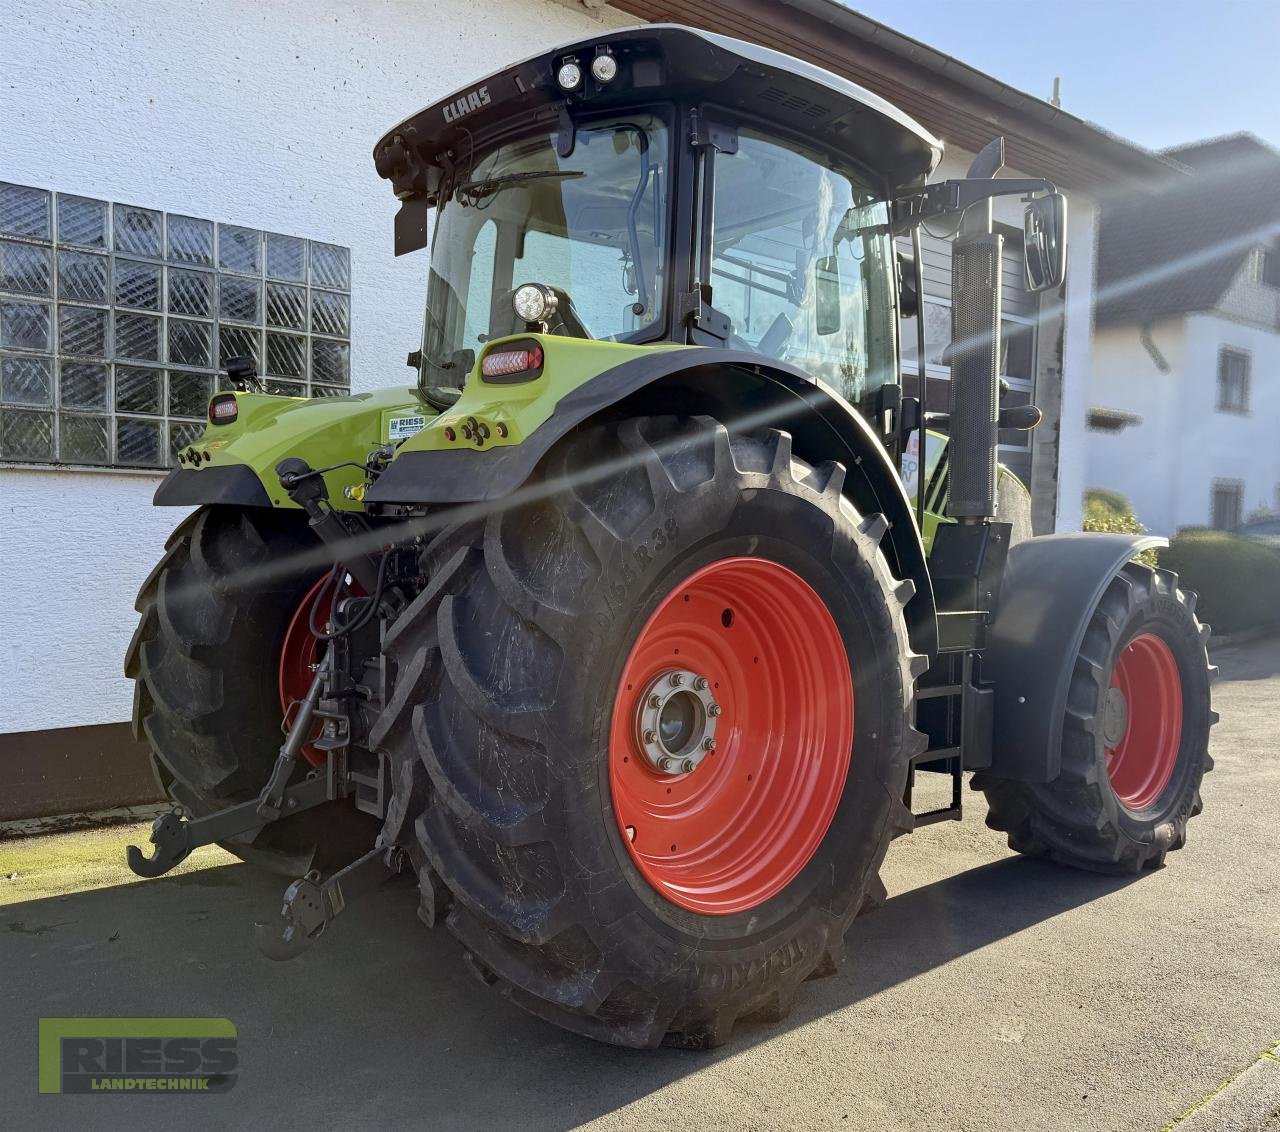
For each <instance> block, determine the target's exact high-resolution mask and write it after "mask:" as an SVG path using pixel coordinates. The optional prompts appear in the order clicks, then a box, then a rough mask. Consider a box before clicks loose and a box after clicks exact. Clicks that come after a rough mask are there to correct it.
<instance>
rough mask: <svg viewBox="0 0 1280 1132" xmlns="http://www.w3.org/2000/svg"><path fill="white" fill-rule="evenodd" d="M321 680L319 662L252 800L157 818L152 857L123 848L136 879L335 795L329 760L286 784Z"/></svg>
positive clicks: (153, 874) (322, 673)
mask: <svg viewBox="0 0 1280 1132" xmlns="http://www.w3.org/2000/svg"><path fill="white" fill-rule="evenodd" d="M324 682H325V665H323V664H322V665H321V666H320V667H319V669H318V670H317V672H316V676H315V679H314V680H313V681H312V682H311V688H310V690H309V691H308V692H307V697H306V699H305V700H303V701H302V703H301V705H300V706H299V708H298V712H297V715H296V716H295V717H294V721H293V725H292V726H291V727H290V729H289V735H288V737H287V738H286V739H285V741H284V745H283V746H282V747H281V748H280V753H279V755H277V756H276V762H275V766H274V767H273V768H272V771H271V777H270V778H269V779H267V784H266V785H265V786H264V787H263V788H262V791H261V793H260V794H259V795H258V796H257V797H256V798H254V799H251V800H250V801H248V802H242V803H241V804H240V805H238V806H228V807H227V808H226V809H225V810H218V811H216V812H214V813H212V814H206V815H205V816H204V817H199V818H192V819H187V817H186V816H185V814H184V811H183V810H182V808H181V807H180V806H178V807H175V808H174V809H173V810H171V811H170V812H169V813H167V814H161V815H160V816H159V817H158V818H156V820H155V821H154V822H153V823H152V825H151V844H152V845H153V846H154V847H155V848H154V849H153V851H152V853H151V856H150V857H148V856H146V855H145V854H144V853H143V852H142V850H141V849H139V848H138V847H137V846H136V845H130V846H129V847H128V848H127V849H126V850H125V855H126V858H127V859H128V862H129V868H130V869H132V870H133V871H134V872H135V873H137V875H138V876H140V877H148V878H150V877H158V876H163V875H164V874H165V873H167V872H168V871H169V870H170V869H172V868H173V867H174V866H176V865H178V864H180V863H181V862H182V861H184V860H186V858H187V857H188V856H189V855H190V853H191V850H192V849H196V848H198V847H199V846H201V845H211V844H213V842H215V841H222V840H224V839H226V838H228V837H232V836H234V835H236V834H243V833H250V832H253V831H256V830H258V829H261V828H262V826H264V825H266V824H268V823H269V822H273V821H276V820H277V819H278V818H279V817H280V816H281V814H282V813H283V811H285V810H288V811H290V812H293V811H295V810H306V809H310V808H311V807H312V806H318V805H320V803H321V802H327V801H329V800H330V799H332V798H336V797H338V795H339V787H340V783H339V782H338V780H337V775H336V773H335V771H336V769H337V768H336V767H335V766H334V759H333V758H332V757H331V758H330V760H329V768H328V773H324V774H322V773H320V772H318V771H313V772H311V774H309V775H308V776H307V777H306V778H304V779H303V780H302V781H301V782H298V783H296V784H294V785H292V786H287V785H286V783H288V781H289V778H290V776H291V775H292V773H293V769H294V767H295V766H296V765H297V761H298V752H299V751H300V750H301V749H302V745H303V744H304V743H305V742H306V740H307V736H308V735H309V734H310V730H311V726H310V725H311V721H312V719H313V718H314V717H315V714H316V705H317V704H318V703H319V701H320V693H321V691H322V690H323V688H324Z"/></svg>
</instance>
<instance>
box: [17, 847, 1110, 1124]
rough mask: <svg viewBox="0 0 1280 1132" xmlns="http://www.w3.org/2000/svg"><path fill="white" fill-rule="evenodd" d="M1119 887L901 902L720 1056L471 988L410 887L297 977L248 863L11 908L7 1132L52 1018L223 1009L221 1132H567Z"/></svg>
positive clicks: (960, 878) (38, 1105) (974, 888)
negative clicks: (234, 1040)
mask: <svg viewBox="0 0 1280 1132" xmlns="http://www.w3.org/2000/svg"><path fill="white" fill-rule="evenodd" d="M1126 883H1128V882H1127V881H1126V880H1125V879H1123V878H1105V877H1098V876H1092V875H1088V874H1081V873H1076V872H1072V871H1069V870H1065V869H1059V868H1057V867H1056V866H1052V865H1047V864H1043V863H1041V862H1037V861H1032V860H1028V859H1023V858H1006V859H1003V860H1000V861H996V862H994V863H991V864H988V865H983V866H981V867H978V868H974V869H971V870H969V871H967V872H964V873H960V874H957V875H953V876H949V877H947V878H945V879H942V880H938V881H936V882H934V883H930V884H927V885H924V886H922V887H920V888H916V889H913V890H911V891H908V892H906V893H904V894H902V895H900V896H896V897H894V898H892V899H890V900H889V901H888V902H887V903H886V904H885V905H884V906H883V907H882V908H881V909H879V910H878V911H876V912H874V913H872V914H870V915H868V916H865V917H863V918H862V919H860V920H859V921H858V922H857V923H856V924H855V925H854V926H853V928H852V930H851V932H850V936H849V944H850V947H849V951H850V955H851V960H850V963H849V965H848V966H847V967H846V969H845V970H844V971H842V972H841V973H840V974H838V975H837V976H835V977H833V978H830V979H826V980H823V981H819V982H812V983H809V984H807V985H806V987H805V988H804V990H803V991H802V994H801V997H800V1002H799V1004H798V1006H797V1009H796V1012H795V1014H794V1015H793V1016H792V1017H791V1018H790V1019H788V1020H787V1022H785V1023H783V1024H781V1025H778V1026H768V1027H765V1026H744V1027H740V1028H739V1030H738V1032H737V1034H736V1036H735V1038H734V1040H733V1042H732V1043H731V1044H730V1045H728V1046H726V1047H724V1048H722V1049H720V1050H716V1051H712V1052H710V1053H691V1052H683V1051H677V1050H667V1049H663V1050H658V1051H656V1052H652V1053H637V1052H634V1051H628V1050H619V1049H614V1048H611V1047H607V1046H601V1045H597V1044H595V1043H593V1042H590V1041H587V1040H585V1039H580V1038H577V1037H575V1036H573V1035H569V1034H565V1033H562V1032H561V1031H559V1030H556V1029H554V1028H552V1027H550V1026H548V1025H546V1024H544V1023H542V1022H540V1021H538V1020H536V1019H534V1018H531V1017H528V1016H526V1015H524V1014H523V1013H521V1012H520V1011H519V1010H517V1009H516V1008H515V1007H513V1006H511V1005H510V1004H509V1003H507V1002H506V1001H505V1000H503V999H501V998H499V997H498V996H496V995H494V994H492V993H491V992H489V991H487V990H486V989H485V988H484V987H482V986H481V985H480V984H479V983H478V982H476V981H474V980H473V979H472V978H471V976H470V975H469V974H468V973H467V969H466V967H465V965H464V964H463V962H462V957H461V952H460V948H459V947H458V945H457V944H456V943H455V942H454V941H453V939H452V938H451V937H450V936H449V934H448V932H447V930H445V929H443V928H440V929H437V930H435V931H434V932H428V931H427V930H426V929H424V928H423V927H421V925H420V924H419V923H418V922H417V919H416V915H415V908H416V892H415V890H414V889H413V887H412V886H411V885H409V884H407V883H405V884H398V883H396V882H393V883H392V884H390V885H388V886H386V887H384V888H383V889H382V890H380V891H379V892H377V893H375V894H374V895H373V896H371V897H369V898H367V899H366V900H364V901H363V902H362V903H360V904H357V905H354V906H352V907H351V908H350V909H349V910H348V912H347V914H346V915H345V916H344V917H343V918H342V919H341V920H340V921H338V922H336V923H335V924H334V926H333V927H332V928H331V929H330V931H329V932H328V933H327V934H326V936H325V937H324V938H323V939H322V940H321V941H320V942H319V944H318V946H316V947H314V948H313V949H311V950H310V951H309V952H307V953H306V954H304V955H302V956H301V957H299V958H298V959H295V960H294V961H292V962H289V963H284V964H275V963H271V962H269V961H268V960H266V959H264V958H263V957H261V956H260V955H259V954H258V952H257V951H256V950H255V949H254V946H253V943H252V938H251V924H252V921H253V920H254V919H255V918H257V919H267V918H270V917H271V916H272V915H274V912H275V908H276V906H277V903H278V899H279V893H280V890H281V886H280V883H279V881H278V880H277V879H276V878H273V877H270V876H267V875H264V874H262V873H259V872H257V871H256V870H254V869H251V868H250V867H248V866H245V865H239V864H236V865H225V866H219V867H214V868H208V869H204V870H200V871H195V872H191V873H188V874H185V875H181V876H176V877H172V878H166V879H162V880H158V881H152V882H144V883H140V884H130V885H123V886H119V887H113V888H104V889H97V890H93V891H86V892H78V893H73V894H70V895H67V896H62V897H53V898H49V899H43V900H35V901H29V902H26V903H18V904H11V905H8V906H6V907H3V908H0V962H3V969H4V970H6V971H7V972H9V973H10V975H12V973H13V972H15V971H23V972H26V973H28V977H27V978H26V979H24V980H22V982H21V985H12V984H11V985H10V987H9V988H8V991H9V994H8V997H9V999H10V1007H9V1009H8V1010H7V1011H5V1012H4V1014H5V1017H4V1020H3V1021H0V1034H5V1036H7V1037H8V1039H9V1048H10V1049H11V1050H12V1051H13V1056H11V1057H10V1058H9V1059H8V1069H7V1071H6V1072H7V1073H12V1074H13V1075H14V1078H15V1079H14V1082H13V1083H14V1086H15V1087H14V1088H12V1089H8V1088H6V1089H5V1090H4V1091H5V1093H6V1094H7V1095H9V1096H10V1097H13V1098H14V1100H15V1101H16V1102H17V1111H16V1112H11V1115H12V1116H14V1117H15V1118H16V1119H17V1123H16V1124H14V1125H12V1126H14V1127H29V1126H33V1122H34V1123H41V1124H42V1123H44V1122H45V1121H47V1120H48V1119H49V1118H50V1116H52V1115H53V1110H51V1109H49V1108H48V1107H47V1106H48V1104H49V1103H55V1102H52V1101H51V1099H50V1098H38V1097H35V1096H33V1095H32V1092H33V1090H34V1081H35V1046H36V1043H35V1030H36V1021H35V1020H36V1018H38V1017H40V1016H84V1015H101V1016H140V1017H150V1016H171V1015H188V1016H211V1015H212V1016H225V1017H228V1018H230V1019H231V1020H232V1021H233V1022H235V1023H236V1025H237V1026H238V1028H239V1033H240V1038H241V1040H240V1048H241V1060H242V1073H241V1078H240V1083H239V1084H238V1086H237V1088H236V1090H235V1092H234V1093H233V1094H232V1095H231V1096H229V1097H228V1098H226V1100H225V1102H224V1103H225V1104H226V1105H227V1106H228V1108H226V1109H223V1108H221V1106H220V1114H219V1120H220V1121H221V1120H222V1119H223V1118H224V1117H226V1118H231V1119H235V1117H234V1116H233V1114H232V1112H231V1111H229V1110H230V1109H234V1110H235V1112H236V1113H238V1114H240V1115H241V1119H243V1120H245V1121H248V1120H249V1119H250V1117H252V1122H253V1123H254V1124H256V1125H258V1126H262V1125H266V1124H268V1123H272V1122H275V1121H277V1120H278V1121H281V1122H283V1124H285V1125H292V1124H295V1123H301V1122H302V1121H304V1120H305V1121H315V1122H318V1123H320V1124H321V1125H325V1126H332V1125H335V1124H360V1125H368V1124H371V1123H372V1122H373V1121H374V1120H376V1119H380V1120H383V1121H391V1122H393V1123H403V1122H404V1121H406V1120H408V1119H421V1120H424V1121H425V1122H426V1123H428V1124H430V1125H431V1126H432V1127H455V1126H467V1127H474V1126H475V1125H478V1124H485V1123H488V1124H490V1125H496V1126H502V1127H506V1126H509V1125H512V1124H518V1125H520V1126H522V1127H525V1128H532V1127H538V1128H567V1127H570V1126H573V1125H576V1124H578V1123H581V1122H583V1121H585V1120H589V1119H591V1118H592V1117H596V1116H600V1115H603V1114H605V1113H609V1112H612V1111H614V1110H616V1109H618V1108H621V1107H623V1106H625V1105H627V1104H628V1103H630V1102H631V1101H633V1100H636V1099H638V1098H640V1097H642V1096H645V1095H647V1094H649V1093H651V1092H653V1091H654V1090H657V1089H660V1088H662V1087H663V1086H664V1085H666V1084H668V1083H670V1082H672V1081H674V1080H677V1079H679V1078H681V1077H684V1076H686V1075H689V1074H694V1073H697V1072H698V1071H700V1070H702V1069H704V1068H706V1067H708V1066H710V1065H713V1064H716V1063H718V1062H720V1061H723V1060H725V1059H727V1058H732V1057H735V1056H737V1055H739V1054H741V1053H743V1052H744V1051H747V1050H751V1049H754V1048H755V1047H757V1046H759V1045H761V1044H762V1043H767V1042H769V1041H771V1040H772V1039H774V1038H775V1037H777V1036H778V1035H780V1034H782V1033H785V1032H786V1031H788V1030H791V1029H795V1028H796V1027H799V1026H803V1025H805V1024H806V1023H808V1022H810V1021H812V1020H814V1019H816V1018H819V1017H822V1016H824V1015H827V1014H829V1013H831V1012H834V1011H839V1010H841V1009H842V1008H844V1007H846V1006H848V1005H850V1004H852V1003H855V1002H858V1001H860V1000H862V999H866V998H869V997H871V996H873V995H876V994H877V993H879V992H880V991H883V990H885V989H887V988H889V987H892V986H895V985H897V984H899V983H903V982H905V981H907V980H910V979H912V978H915V977H916V976H918V975H921V974H923V973H925V972H928V971H931V970H933V969H935V968H937V967H940V966H942V965H943V964H946V963H949V962H951V961H952V960H955V959H957V958H959V957H961V956H964V955H966V954H968V953H970V952H973V951H976V950H978V949H980V948H983V947H985V946H987V945H988V944H991V943H994V942H996V941H998V940H1000V939H1003V938H1005V937H1008V936H1010V935H1013V934H1015V933H1018V932H1022V931H1025V930H1026V929H1028V928H1031V927H1033V926H1034V925H1037V924H1040V923H1042V922H1044V921H1045V920H1048V919H1050V918H1052V917H1054V916H1057V915H1059V914H1060V913H1062V912H1066V911H1068V910H1070V909H1073V908H1077V907H1080V906H1081V905H1084V904H1087V903H1089V902H1091V901H1093V900H1096V899H1098V898H1100V897H1103V896H1105V895H1107V894H1108V893H1111V892H1114V891H1115V890H1116V889H1118V888H1120V887H1122V886H1123V885H1124V884H1126ZM56 1103H57V1104H58V1105H59V1110H58V1111H59V1113H60V1115H61V1116H63V1117H65V1116H69V1115H71V1110H70V1109H63V1108H62V1107H61V1106H63V1105H70V1106H75V1105H77V1104H80V1103H85V1104H99V1105H100V1104H101V1103H102V1102H101V1100H99V1099H96V1098H91V1097H90V1098H69V1097H65V1098H59V1099H58V1100H57V1102H56ZM190 1103H191V1102H190V1100H189V1099H187V1098H181V1099H180V1098H156V1097H149V1098H148V1099H147V1100H146V1101H145V1102H131V1104H130V1111H129V1119H130V1123H131V1124H133V1125H135V1126H140V1125H139V1121H142V1122H144V1123H150V1119H151V1117H152V1116H153V1115H155V1117H156V1123H157V1124H158V1123H160V1122H161V1120H162V1118H161V1116H160V1112H161V1111H162V1110H163V1111H164V1113H165V1117H164V1118H163V1119H166V1120H171V1119H172V1118H173V1114H174V1113H175V1112H176V1111H178V1110H177V1109H174V1108H172V1107H171V1106H173V1105H185V1106H188V1107H185V1108H183V1109H182V1110H181V1111H183V1112H186V1113H190V1111H191V1110H190V1108H189V1105H190ZM24 1109H25V1110H26V1111H23V1110H24ZM89 1111H90V1110H88V1109H86V1114H87V1113H88V1112H89ZM92 1111H96V1112H98V1113H99V1114H101V1112H102V1110H101V1109H100V1108H99V1109H96V1110H92ZM135 1117H136V1118H137V1119H135ZM25 1118H30V1119H25Z"/></svg>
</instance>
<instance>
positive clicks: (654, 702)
mask: <svg viewBox="0 0 1280 1132" xmlns="http://www.w3.org/2000/svg"><path fill="white" fill-rule="evenodd" d="M649 706H650V707H661V706H662V697H661V696H656V695H655V696H650V697H649Z"/></svg>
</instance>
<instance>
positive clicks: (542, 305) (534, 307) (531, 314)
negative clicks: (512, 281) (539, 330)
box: [511, 283, 556, 322]
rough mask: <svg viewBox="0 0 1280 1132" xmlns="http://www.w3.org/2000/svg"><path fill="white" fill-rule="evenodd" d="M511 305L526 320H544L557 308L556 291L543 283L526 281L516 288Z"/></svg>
mask: <svg viewBox="0 0 1280 1132" xmlns="http://www.w3.org/2000/svg"><path fill="white" fill-rule="evenodd" d="M511 306H512V308H513V309H514V310H515V312H516V317H517V318H520V319H523V320H524V321H525V322H542V321H543V320H544V319H546V317H547V316H548V315H549V314H551V313H552V311H554V310H555V309H556V293H555V292H554V291H553V290H552V289H551V288H550V287H545V286H543V285H542V284H541V283H525V284H523V285H521V286H519V287H517V288H516V289H515V292H514V293H513V294H512V296H511Z"/></svg>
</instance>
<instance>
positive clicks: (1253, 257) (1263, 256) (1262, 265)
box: [1249, 247, 1280, 287]
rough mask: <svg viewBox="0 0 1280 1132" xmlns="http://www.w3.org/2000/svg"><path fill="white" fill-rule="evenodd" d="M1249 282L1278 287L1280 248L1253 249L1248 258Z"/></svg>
mask: <svg viewBox="0 0 1280 1132" xmlns="http://www.w3.org/2000/svg"><path fill="white" fill-rule="evenodd" d="M1249 281H1250V282H1252V283H1262V284H1264V285H1265V286H1267V287H1280V248H1277V247H1269V248H1254V249H1253V252H1252V253H1251V254H1250V256H1249Z"/></svg>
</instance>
